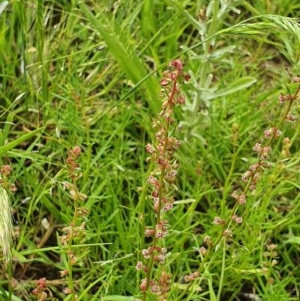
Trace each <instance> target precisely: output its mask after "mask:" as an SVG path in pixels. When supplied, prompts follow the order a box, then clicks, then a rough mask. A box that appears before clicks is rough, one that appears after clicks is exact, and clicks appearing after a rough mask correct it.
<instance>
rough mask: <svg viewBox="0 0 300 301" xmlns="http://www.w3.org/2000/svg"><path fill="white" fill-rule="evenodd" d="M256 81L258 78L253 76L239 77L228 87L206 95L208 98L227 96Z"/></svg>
mask: <svg viewBox="0 0 300 301" xmlns="http://www.w3.org/2000/svg"><path fill="white" fill-rule="evenodd" d="M255 82H256V79H255V78H254V77H251V76H246V77H242V78H240V79H238V80H237V81H235V82H233V83H231V84H230V85H228V86H227V87H226V88H224V89H221V90H218V91H216V92H215V93H211V94H208V95H207V96H205V98H206V99H213V98H218V97H222V96H226V95H229V94H232V93H235V92H237V91H240V90H243V89H246V88H248V87H250V86H251V85H253V84H254V83H255Z"/></svg>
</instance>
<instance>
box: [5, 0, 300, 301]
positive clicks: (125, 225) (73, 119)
mask: <svg viewBox="0 0 300 301" xmlns="http://www.w3.org/2000/svg"><path fill="white" fill-rule="evenodd" d="M0 7H1V15H0V26H1V28H0V85H1V89H0V122H1V132H0V134H1V135H0V145H1V146H0V150H1V163H2V165H3V164H8V165H10V166H11V167H12V168H13V172H12V177H11V182H12V183H15V185H16V187H17V191H16V192H15V193H10V195H9V196H10V201H11V205H12V208H13V216H14V218H15V219H16V220H17V222H18V224H17V223H16V222H15V225H14V232H15V237H14V245H13V261H12V266H11V271H10V273H7V272H6V267H5V266H4V265H3V268H2V275H1V280H0V297H1V298H3V300H8V298H11V299H12V300H23V301H26V300H37V298H36V297H34V296H33V295H32V290H33V289H34V288H35V287H36V280H37V279H40V278H42V277H46V279H47V288H48V290H47V293H48V295H49V297H48V300H71V298H70V295H69V296H68V295H65V294H64V292H63V290H64V288H65V287H66V286H68V284H67V283H66V279H65V278H62V277H60V271H63V270H65V268H66V255H65V249H64V248H63V246H62V245H61V244H60V243H58V242H59V238H58V236H62V235H63V232H62V229H63V228H64V227H66V226H68V225H70V222H71V221H72V220H73V216H74V201H73V200H72V197H71V196H70V191H69V190H68V189H66V185H65V182H69V181H70V179H69V172H68V167H67V165H66V159H67V157H68V151H69V150H70V149H72V148H73V147H74V146H76V145H78V146H80V147H81V149H82V155H81V156H80V160H79V165H80V168H81V171H82V177H81V178H80V179H79V180H78V181H77V185H78V189H79V190H80V191H81V193H83V194H85V195H87V199H86V200H85V201H84V202H83V203H84V207H85V208H86V209H87V210H88V215H87V216H85V217H84V218H83V221H85V223H86V225H85V235H84V236H82V237H81V238H80V239H77V240H76V241H74V242H73V246H72V250H73V251H74V253H75V254H76V257H77V263H76V265H74V266H73V270H72V272H73V275H72V281H73V283H74V286H75V288H76V291H77V293H78V297H79V300H112V301H113V300H116V301H118V300H119V301H122V300H134V299H135V298H138V296H139V293H140V292H139V285H140V280H141V277H142V275H140V274H139V273H138V272H137V271H136V269H135V266H136V263H137V261H138V260H139V259H140V257H141V249H142V248H143V247H144V245H145V242H144V236H143V233H142V230H141V229H142V227H141V219H143V218H145V219H146V220H147V221H148V222H150V221H151V219H153V216H152V215H151V214H152V213H151V214H150V212H151V204H150V203H149V204H146V208H143V207H142V204H141V202H140V195H141V189H140V187H143V186H145V181H146V178H147V175H146V173H147V168H148V166H147V163H146V161H145V159H146V154H145V145H146V143H148V142H151V139H152V137H153V128H152V122H151V120H152V118H154V117H155V115H156V114H157V113H158V111H159V108H160V104H161V99H160V97H159V90H160V86H159V81H160V78H161V74H162V71H163V70H164V69H165V68H166V66H167V64H168V62H169V61H170V60H171V59H174V58H180V59H181V60H182V61H183V62H184V63H185V71H186V72H187V73H189V74H190V76H191V81H190V83H189V84H188V85H185V86H184V88H183V89H184V93H185V95H186V104H185V105H184V107H183V110H182V111H181V110H179V109H178V110H176V117H177V120H178V126H177V129H176V133H175V135H176V137H177V138H178V139H180V141H181V146H180V148H179V149H178V151H177V153H176V157H177V161H178V163H179V170H178V173H179V175H178V183H177V188H178V189H177V192H176V206H175V207H174V209H173V210H172V211H171V212H170V213H168V220H169V222H170V225H171V228H170V229H169V235H168V237H167V238H166V240H165V243H166V247H167V248H168V256H167V260H166V262H167V265H168V266H169V268H170V270H171V272H172V275H173V278H172V284H173V286H172V292H171V294H170V297H169V299H170V300H179V299H178V298H179V297H178V296H180V294H181V293H182V292H183V290H184V289H186V288H187V284H186V283H185V281H184V276H185V275H188V274H190V273H192V272H194V271H196V270H197V269H198V267H199V264H200V262H201V257H200V255H199V248H200V247H201V246H202V245H203V239H204V237H205V236H206V235H210V236H211V237H212V238H214V237H217V236H218V235H219V231H220V230H219V228H218V227H217V226H216V225H213V220H214V217H215V216H226V214H228V212H229V209H230V208H232V206H233V204H234V200H233V199H232V198H231V197H230V194H231V193H232V191H233V190H234V189H236V188H239V187H241V186H243V183H242V181H241V175H242V174H243V173H244V172H245V171H246V170H247V169H248V167H249V165H250V164H251V163H253V162H255V160H256V155H255V153H254V152H253V150H252V148H253V146H254V144H255V143H256V142H260V141H262V138H263V131H264V130H265V129H267V128H269V127H270V126H272V125H275V124H277V122H278V120H279V119H280V116H282V105H280V104H279V101H278V96H279V94H280V93H287V92H288V91H294V90H295V86H294V85H292V84H291V75H299V74H300V50H299V49H300V26H299V18H300V3H299V1H298V0H289V1H288V0H274V1H268V0H264V1H262V0H252V1H248V0H247V1H243V0H214V1H213V0H194V1H191V0H182V1H179V0H144V1H140V0H119V1H111V0H99V1H77V0H72V1H67V0H62V1H52V0H49V1H40V0H36V1H26V0H20V1H10V2H9V3H8V2H7V1H2V3H1V4H0ZM292 18H293V19H292ZM292 111H293V113H294V114H295V115H298V116H299V113H300V107H299V100H298V101H297V102H296V103H295V105H294V107H293V108H292ZM35 130H37V131H36V132H33V131H35ZM281 130H282V131H283V135H282V136H281V137H280V138H279V139H278V140H276V142H275V144H273V145H272V153H271V157H270V158H269V161H270V163H271V165H272V167H271V168H270V169H267V170H266V173H265V174H264V175H263V177H262V178H261V180H260V182H259V185H258V187H257V189H256V192H255V195H252V196H251V197H250V198H249V200H248V202H247V204H246V205H245V207H244V212H242V213H241V214H242V215H243V220H244V221H243V223H242V224H241V225H239V226H236V227H235V228H234V235H233V238H232V241H231V243H230V244H229V245H227V246H226V248H225V247H224V248H223V247H222V248H221V249H217V248H216V251H215V253H214V256H213V258H212V259H211V261H210V264H209V266H207V268H206V269H205V271H202V272H203V273H204V274H203V275H202V276H203V277H202V279H201V283H200V280H199V282H197V281H196V282H195V284H194V285H193V286H192V287H191V288H189V289H187V290H186V291H185V294H184V296H183V297H181V298H182V299H181V300H211V301H213V300H218V301H219V300H230V301H233V300H235V301H236V300H264V301H285V300H299V298H300V287H299V283H300V270H299V264H300V255H299V254H300V253H299V248H300V247H299V245H300V228H299V210H300V202H299V183H300V181H299V180H300V176H299V164H300V163H299V160H300V156H299V147H300V139H299V137H300V135H299V131H300V128H299V125H298V122H295V123H287V124H284V126H283V128H282V129H281ZM285 137H289V139H290V142H286V143H284V138H285ZM285 141H286V140H285ZM144 210H145V212H144ZM148 210H150V211H148ZM147 212H149V213H147ZM0 230H1V229H0ZM271 244H276V245H277V248H276V253H277V254H275V255H276V256H274V257H272V256H271V255H270V250H268V246H270V245H271ZM268 252H269V253H268ZM274 259H276V261H277V263H276V264H275V263H274V262H273V263H272V260H274ZM266 266H267V267H268V271H267V272H266V269H265V268H266ZM8 291H10V296H9V295H7V292H8ZM50 291H51V293H50ZM51 294H52V297H51ZM251 298H252V299H251ZM254 298H257V299H254ZM258 298H259V299H258ZM153 300H154V299H153Z"/></svg>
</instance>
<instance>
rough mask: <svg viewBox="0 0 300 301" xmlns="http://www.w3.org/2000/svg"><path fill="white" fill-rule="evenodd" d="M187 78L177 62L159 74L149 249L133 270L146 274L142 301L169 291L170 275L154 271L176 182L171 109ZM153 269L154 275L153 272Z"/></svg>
mask: <svg viewBox="0 0 300 301" xmlns="http://www.w3.org/2000/svg"><path fill="white" fill-rule="evenodd" d="M188 80H189V76H188V75H187V74H184V73H183V64H182V62H181V61H180V60H174V61H172V62H171V63H170V65H169V69H168V70H166V71H164V72H163V78H162V79H161V81H160V84H161V88H162V89H161V96H162V98H163V103H162V106H161V111H160V113H159V114H158V116H157V119H156V120H155V121H154V122H153V128H154V129H155V135H154V142H153V144H147V145H146V151H147V152H148V154H149V158H148V159H147V161H150V162H151V163H153V165H152V166H154V169H153V170H152V172H151V173H150V176H149V177H148V179H147V183H148V185H149V187H150V193H149V198H148V199H149V200H151V202H152V208H153V211H154V213H155V216H156V223H155V225H154V226H151V227H147V228H146V230H145V233H144V235H145V236H146V237H152V243H151V246H149V247H148V248H147V249H144V250H142V255H143V257H144V263H142V262H138V264H137V265H136V268H137V269H138V270H140V271H142V272H144V273H145V274H146V277H145V278H144V279H143V280H142V282H141V284H140V289H141V291H142V293H143V301H145V300H146V299H147V293H148V292H151V293H152V294H154V295H156V296H158V300H161V301H162V300H166V298H167V297H166V296H167V293H168V291H169V289H170V283H171V275H170V274H169V273H167V272H165V271H161V272H159V271H158V269H157V268H158V267H159V265H161V264H163V263H164V260H165V255H166V252H167V249H166V248H163V247H161V246H160V245H161V240H162V239H163V238H164V237H166V235H167V234H168V227H169V224H168V221H167V220H166V219H164V218H163V215H164V213H165V212H167V211H169V210H171V209H172V207H173V204H174V198H173V196H172V192H173V190H172V187H173V185H174V182H175V181H176V175H177V163H176V161H175V159H174V157H173V154H174V152H175V150H176V149H177V148H178V146H179V144H180V143H179V141H178V140H177V139H176V138H175V137H172V136H171V134H170V133H171V130H172V129H173V127H172V126H173V123H174V117H173V116H174V115H173V113H174V107H175V106H177V105H182V104H184V96H183V94H182V93H181V91H180V87H181V85H182V83H183V82H185V81H188ZM155 269H157V271H154V270H155Z"/></svg>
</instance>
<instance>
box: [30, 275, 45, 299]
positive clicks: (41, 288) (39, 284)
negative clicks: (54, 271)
mask: <svg viewBox="0 0 300 301" xmlns="http://www.w3.org/2000/svg"><path fill="white" fill-rule="evenodd" d="M46 290H47V280H46V278H41V279H39V280H37V281H36V287H35V288H34V290H33V291H32V294H33V295H34V296H35V297H36V298H37V299H38V301H45V300H46V299H47V297H48V294H47V293H46Z"/></svg>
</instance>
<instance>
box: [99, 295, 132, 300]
mask: <svg viewBox="0 0 300 301" xmlns="http://www.w3.org/2000/svg"><path fill="white" fill-rule="evenodd" d="M103 300H104V301H134V300H136V298H134V297H124V296H117V295H115V296H106V297H103Z"/></svg>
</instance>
